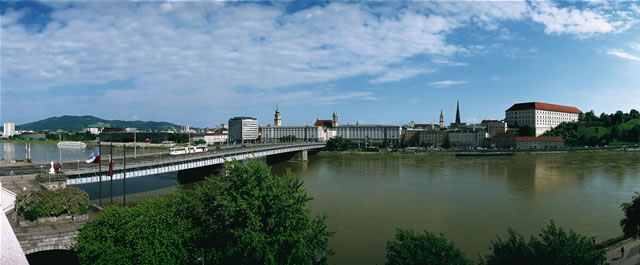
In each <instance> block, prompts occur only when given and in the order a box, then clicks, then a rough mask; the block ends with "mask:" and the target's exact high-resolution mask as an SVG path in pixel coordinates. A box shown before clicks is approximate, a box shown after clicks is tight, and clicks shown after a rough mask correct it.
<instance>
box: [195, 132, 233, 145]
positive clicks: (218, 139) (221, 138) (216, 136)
mask: <svg viewBox="0 0 640 265" xmlns="http://www.w3.org/2000/svg"><path fill="white" fill-rule="evenodd" d="M192 139H193V141H194V142H197V141H198V140H203V141H205V142H206V143H207V144H208V145H213V144H216V143H224V142H226V141H227V139H229V135H228V134H226V133H211V134H201V135H194V136H193V138H192Z"/></svg>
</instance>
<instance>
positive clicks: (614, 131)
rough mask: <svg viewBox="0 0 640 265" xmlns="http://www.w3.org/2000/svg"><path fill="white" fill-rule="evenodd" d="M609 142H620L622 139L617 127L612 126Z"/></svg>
mask: <svg viewBox="0 0 640 265" xmlns="http://www.w3.org/2000/svg"><path fill="white" fill-rule="evenodd" d="M610 136H611V140H620V139H622V131H620V128H619V127H618V126H612V127H611V132H610Z"/></svg>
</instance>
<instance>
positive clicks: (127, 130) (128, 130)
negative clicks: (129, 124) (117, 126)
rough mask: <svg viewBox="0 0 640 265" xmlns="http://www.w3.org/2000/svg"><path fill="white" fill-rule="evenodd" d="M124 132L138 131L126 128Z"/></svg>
mask: <svg viewBox="0 0 640 265" xmlns="http://www.w3.org/2000/svg"><path fill="white" fill-rule="evenodd" d="M124 131H125V132H137V131H138V129H136V128H125V129H124Z"/></svg>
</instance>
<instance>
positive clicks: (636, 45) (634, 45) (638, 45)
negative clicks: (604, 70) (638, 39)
mask: <svg viewBox="0 0 640 265" xmlns="http://www.w3.org/2000/svg"><path fill="white" fill-rule="evenodd" d="M629 46H631V48H633V49H634V50H636V51H640V43H631V44H630V45H629Z"/></svg>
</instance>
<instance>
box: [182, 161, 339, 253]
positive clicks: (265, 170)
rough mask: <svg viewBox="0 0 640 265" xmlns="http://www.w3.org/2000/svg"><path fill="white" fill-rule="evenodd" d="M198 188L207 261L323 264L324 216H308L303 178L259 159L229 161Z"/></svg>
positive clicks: (327, 250)
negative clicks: (276, 169)
mask: <svg viewBox="0 0 640 265" xmlns="http://www.w3.org/2000/svg"><path fill="white" fill-rule="evenodd" d="M226 170H227V172H228V174H227V175H226V176H223V177H220V178H215V179H207V180H206V182H205V184H204V185H202V186H198V187H197V188H196V192H195V193H196V198H197V201H198V202H199V205H200V206H199V207H198V211H197V212H196V213H195V216H196V218H199V220H198V223H199V226H200V227H201V228H202V237H201V238H200V243H199V244H200V246H202V247H203V248H204V258H205V261H204V262H205V263H207V264H327V258H328V256H330V255H332V254H333V251H332V250H331V249H330V248H329V245H328V242H329V238H330V237H331V236H332V235H333V232H330V231H328V230H327V225H326V223H325V221H326V217H324V216H318V217H314V218H312V217H311V209H310V206H309V205H308V202H309V201H310V200H311V198H310V197H309V195H307V192H306V190H305V189H304V188H303V186H302V184H303V183H302V181H301V180H300V179H299V178H297V177H296V176H293V175H292V174H291V172H290V171H288V172H287V173H286V174H285V175H284V176H274V175H272V174H271V170H270V168H269V167H268V166H267V165H265V164H263V163H260V162H259V161H257V160H251V161H249V164H248V165H247V166H242V164H241V163H240V162H237V161H235V162H233V163H231V164H229V165H227V167H226Z"/></svg>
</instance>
